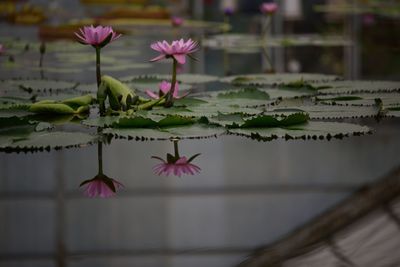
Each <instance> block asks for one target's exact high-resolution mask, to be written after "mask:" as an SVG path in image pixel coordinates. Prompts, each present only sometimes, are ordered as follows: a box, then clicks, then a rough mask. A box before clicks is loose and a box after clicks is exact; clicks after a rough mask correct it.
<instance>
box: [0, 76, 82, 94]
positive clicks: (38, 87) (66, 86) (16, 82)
mask: <svg viewBox="0 0 400 267" xmlns="http://www.w3.org/2000/svg"><path fill="white" fill-rule="evenodd" d="M78 84H79V83H77V82H67V81H57V80H45V79H43V80H35V79H13V80H4V81H2V82H0V88H4V89H5V90H7V91H9V90H19V89H22V90H24V91H26V92H29V93H31V92H33V91H35V92H46V91H50V92H52V91H61V90H70V89H74V88H76V87H77V86H78Z"/></svg>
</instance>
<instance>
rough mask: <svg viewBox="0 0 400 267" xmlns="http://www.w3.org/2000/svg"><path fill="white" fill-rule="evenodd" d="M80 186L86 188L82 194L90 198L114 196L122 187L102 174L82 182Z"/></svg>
mask: <svg viewBox="0 0 400 267" xmlns="http://www.w3.org/2000/svg"><path fill="white" fill-rule="evenodd" d="M80 186H86V187H85V190H84V192H83V194H84V195H85V196H87V197H90V198H95V197H101V198H109V197H112V196H114V195H115V194H116V192H117V190H119V189H121V188H122V187H124V186H123V184H121V183H120V182H118V181H116V180H114V179H112V178H109V177H107V176H105V175H102V174H99V175H97V176H96V177H95V178H93V179H91V180H87V181H84V182H82V183H81V185H80Z"/></svg>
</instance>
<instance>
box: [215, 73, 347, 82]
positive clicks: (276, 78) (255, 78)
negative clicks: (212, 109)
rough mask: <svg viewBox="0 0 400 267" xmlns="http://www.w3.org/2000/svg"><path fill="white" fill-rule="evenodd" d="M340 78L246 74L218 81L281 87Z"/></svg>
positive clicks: (320, 75)
mask: <svg viewBox="0 0 400 267" xmlns="http://www.w3.org/2000/svg"><path fill="white" fill-rule="evenodd" d="M339 79H340V78H339V77H338V76H334V75H324V74H311V73H279V74H247V75H237V76H229V77H224V78H222V79H220V81H222V82H228V83H234V84H239V85H282V84H287V83H291V82H296V81H300V80H303V81H304V82H307V83H310V82H327V81H336V80H339Z"/></svg>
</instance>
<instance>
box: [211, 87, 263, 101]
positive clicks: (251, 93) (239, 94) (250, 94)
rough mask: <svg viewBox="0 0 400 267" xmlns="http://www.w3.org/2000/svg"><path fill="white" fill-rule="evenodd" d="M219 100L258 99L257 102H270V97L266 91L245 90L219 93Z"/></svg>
mask: <svg viewBox="0 0 400 267" xmlns="http://www.w3.org/2000/svg"><path fill="white" fill-rule="evenodd" d="M217 98H220V99H237V98H240V99H246V100H247V99H257V100H268V99H269V95H268V93H266V92H265V91H261V90H259V89H257V88H254V87H253V88H244V89H240V90H237V91H229V92H221V93H218V95H217Z"/></svg>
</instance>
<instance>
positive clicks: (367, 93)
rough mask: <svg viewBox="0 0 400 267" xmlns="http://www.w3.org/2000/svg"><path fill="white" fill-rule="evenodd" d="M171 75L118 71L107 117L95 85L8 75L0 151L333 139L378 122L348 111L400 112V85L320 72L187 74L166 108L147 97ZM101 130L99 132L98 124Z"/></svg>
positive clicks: (1, 102)
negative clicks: (363, 121) (117, 142)
mask: <svg viewBox="0 0 400 267" xmlns="http://www.w3.org/2000/svg"><path fill="white" fill-rule="evenodd" d="M165 78H166V77H165V75H157V74H154V75H147V76H133V77H127V78H125V79H124V80H123V81H122V82H120V81H118V80H116V79H114V78H112V77H109V76H105V77H103V79H104V80H107V79H108V80H109V84H108V89H109V90H108V92H107V96H108V97H107V103H106V106H105V108H106V114H105V116H103V117H100V116H98V108H97V105H96V104H95V103H96V94H94V93H93V92H95V89H96V88H95V87H96V86H95V85H88V84H79V83H74V82H68V81H53V80H31V79H10V80H3V81H1V82H0V87H1V89H2V95H1V97H0V149H1V150H5V151H21V150H22V151H25V150H44V149H50V148H62V147H73V146H83V145H87V144H91V143H96V142H98V141H99V140H104V136H113V137H117V138H127V139H134V140H168V139H171V138H180V139H184V138H206V137H213V136H220V135H223V134H233V135H239V136H246V137H250V138H255V139H257V140H272V139H275V138H285V139H324V138H327V139H329V138H334V137H338V138H341V137H344V136H349V135H354V134H355V135H358V134H364V133H368V132H370V131H371V129H370V128H368V127H365V126H361V125H356V124H351V123H345V122H336V121H335V120H337V119H343V118H360V117H375V116H378V117H382V116H399V115H400V112H399V110H400V93H399V90H400V83H398V82H389V81H382V82H380V81H344V80H341V79H340V78H339V77H336V76H327V75H320V74H254V75H239V76H231V77H222V78H221V77H215V76H209V75H197V74H183V75H179V76H178V78H177V81H178V83H179V85H180V88H181V92H182V91H183V92H190V94H189V95H188V96H186V97H185V98H181V99H176V100H175V101H174V105H173V107H168V108H167V107H165V106H164V105H163V104H160V100H159V99H155V100H148V99H146V98H145V97H146V94H145V91H146V90H147V89H155V88H157V86H158V84H159V83H162V82H163V81H164V80H165ZM98 128H101V129H102V131H101V132H98V131H97V129H98Z"/></svg>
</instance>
